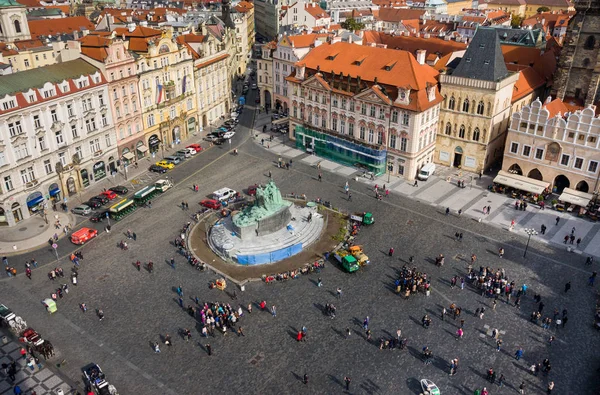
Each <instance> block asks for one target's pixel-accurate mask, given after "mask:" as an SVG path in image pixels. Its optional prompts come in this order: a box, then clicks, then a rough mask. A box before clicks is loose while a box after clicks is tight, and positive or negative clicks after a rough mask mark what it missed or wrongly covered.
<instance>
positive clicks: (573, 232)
mask: <svg viewBox="0 0 600 395" xmlns="http://www.w3.org/2000/svg"><path fill="white" fill-rule="evenodd" d="M574 234H575V227H574V226H573V227H572V228H571V235H574Z"/></svg>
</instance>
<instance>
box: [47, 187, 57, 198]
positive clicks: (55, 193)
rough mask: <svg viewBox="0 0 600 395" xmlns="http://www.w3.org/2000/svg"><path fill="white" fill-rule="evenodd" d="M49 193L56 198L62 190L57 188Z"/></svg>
mask: <svg viewBox="0 0 600 395" xmlns="http://www.w3.org/2000/svg"><path fill="white" fill-rule="evenodd" d="M49 193H50V196H56V195H58V194H59V193H60V188H58V187H57V188H54V189H51V190H50V191H49Z"/></svg>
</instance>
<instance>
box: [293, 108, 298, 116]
mask: <svg viewBox="0 0 600 395" xmlns="http://www.w3.org/2000/svg"><path fill="white" fill-rule="evenodd" d="M294 118H298V108H297V107H294Z"/></svg>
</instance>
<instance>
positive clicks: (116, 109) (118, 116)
mask: <svg viewBox="0 0 600 395" xmlns="http://www.w3.org/2000/svg"><path fill="white" fill-rule="evenodd" d="M115 113H116V115H117V118H121V108H120V107H119V106H116V107H115Z"/></svg>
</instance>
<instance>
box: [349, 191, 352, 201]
mask: <svg viewBox="0 0 600 395" xmlns="http://www.w3.org/2000/svg"><path fill="white" fill-rule="evenodd" d="M348 201H349V202H351V201H352V194H351V193H350V192H348Z"/></svg>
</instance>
